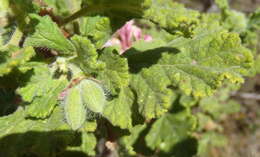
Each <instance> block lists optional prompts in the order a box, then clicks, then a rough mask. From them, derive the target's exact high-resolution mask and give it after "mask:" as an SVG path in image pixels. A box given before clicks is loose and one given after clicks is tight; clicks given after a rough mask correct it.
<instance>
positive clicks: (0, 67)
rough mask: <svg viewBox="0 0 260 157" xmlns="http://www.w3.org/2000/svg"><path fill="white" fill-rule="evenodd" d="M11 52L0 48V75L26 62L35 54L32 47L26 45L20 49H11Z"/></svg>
mask: <svg viewBox="0 0 260 157" xmlns="http://www.w3.org/2000/svg"><path fill="white" fill-rule="evenodd" d="M9 51H11V54H7V53H10V52H7V51H2V50H0V53H1V54H0V55H1V56H0V62H1V63H0V77H1V76H3V75H6V74H8V73H10V72H11V71H12V69H14V68H16V67H18V66H21V65H23V64H25V63H26V62H27V61H29V60H30V59H31V57H33V56H34V55H35V52H34V50H33V48H32V47H30V46H29V47H25V48H23V49H20V50H18V49H17V50H9Z"/></svg>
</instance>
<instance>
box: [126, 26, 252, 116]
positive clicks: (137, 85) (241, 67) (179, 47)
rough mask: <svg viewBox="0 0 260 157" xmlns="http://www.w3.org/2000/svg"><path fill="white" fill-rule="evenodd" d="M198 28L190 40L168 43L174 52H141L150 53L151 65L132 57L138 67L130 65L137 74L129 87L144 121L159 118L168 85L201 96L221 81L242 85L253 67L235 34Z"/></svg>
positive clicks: (168, 94)
mask: <svg viewBox="0 0 260 157" xmlns="http://www.w3.org/2000/svg"><path fill="white" fill-rule="evenodd" d="M202 29H203V28H198V29H196V31H194V34H195V35H196V36H195V37H194V38H192V39H185V38H178V39H175V40H173V41H171V42H170V43H168V45H171V46H174V47H175V48H176V49H165V50H164V51H163V52H162V53H160V54H156V53H153V51H151V50H149V51H145V52H143V53H146V54H148V52H150V53H151V56H149V58H150V60H154V61H153V63H150V62H148V61H147V62H146V59H145V58H144V59H142V57H143V55H142V54H143V53H139V54H136V55H135V58H136V60H137V61H138V63H139V64H132V65H131V68H132V69H135V68H136V69H137V73H136V74H134V75H133V76H132V79H131V83H130V85H131V87H132V88H133V90H134V91H135V92H136V93H137V101H138V104H139V111H140V112H141V113H142V114H143V115H144V116H145V117H146V118H153V117H156V116H159V115H161V114H162V113H163V112H165V110H167V109H168V108H169V107H170V105H171V103H172V102H171V100H170V97H171V90H170V88H169V87H171V86H173V87H177V88H179V89H180V90H181V91H182V93H184V94H186V95H192V96H195V97H205V96H210V95H212V94H213V93H214V91H215V90H216V89H217V88H219V87H221V86H222V85H223V83H224V82H227V81H228V82H230V83H233V84H236V83H242V82H243V77H242V75H247V74H248V69H250V68H251V67H252V66H253V56H252V54H251V52H250V51H249V50H248V49H246V48H244V47H243V46H242V45H241V41H240V38H239V36H238V34H236V33H228V32H226V31H223V30H222V31H221V30H218V29H217V30H216V28H214V27H213V28H209V29H213V30H210V31H207V29H206V28H204V29H203V31H204V33H202ZM178 51H179V52H178ZM154 52H156V51H154ZM153 55H154V56H153ZM160 55H161V56H160ZM139 56H140V58H139ZM158 56H160V58H159V57H158ZM132 58H133V57H132ZM139 59H141V60H139ZM142 60H143V61H144V62H141V61H142ZM155 63H156V64H155ZM142 66H143V68H142V69H141V68H140V67H142ZM139 69H140V70H139Z"/></svg>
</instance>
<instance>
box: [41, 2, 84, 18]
mask: <svg viewBox="0 0 260 157" xmlns="http://www.w3.org/2000/svg"><path fill="white" fill-rule="evenodd" d="M81 2H82V0H59V1H53V0H44V3H45V4H47V5H48V7H50V8H52V10H53V12H54V15H59V16H68V15H69V14H72V13H74V12H76V11H77V10H79V9H80V8H81Z"/></svg>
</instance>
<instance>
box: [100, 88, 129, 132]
mask: <svg viewBox="0 0 260 157" xmlns="http://www.w3.org/2000/svg"><path fill="white" fill-rule="evenodd" d="M133 101H134V96H133V93H132V92H131V90H130V89H129V88H125V89H122V90H121V91H120V93H119V95H118V97H117V98H114V99H113V100H112V101H110V102H108V105H107V106H106V107H105V111H104V116H105V117H106V118H107V119H108V120H109V121H110V122H111V123H112V124H113V125H115V126H119V127H120V128H122V129H127V128H131V127H132V118H131V116H132V111H131V110H132V109H131V108H132V104H133Z"/></svg>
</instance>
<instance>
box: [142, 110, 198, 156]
mask: <svg viewBox="0 0 260 157" xmlns="http://www.w3.org/2000/svg"><path fill="white" fill-rule="evenodd" d="M195 126H196V119H195V118H194V117H192V116H189V115H188V114H187V113H186V112H181V113H178V114H168V113H167V114H165V115H163V116H162V117H161V118H160V119H158V120H157V121H155V123H154V124H153V125H152V128H151V130H150V131H149V133H148V134H147V135H146V137H145V141H146V143H147V145H148V146H149V147H150V148H151V149H153V150H155V149H160V150H162V151H164V152H169V151H170V150H171V148H172V147H173V146H174V145H175V144H177V143H178V142H180V141H182V140H184V139H186V138H187V137H188V136H189V133H190V132H191V131H192V130H193V129H194V127H195Z"/></svg>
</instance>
